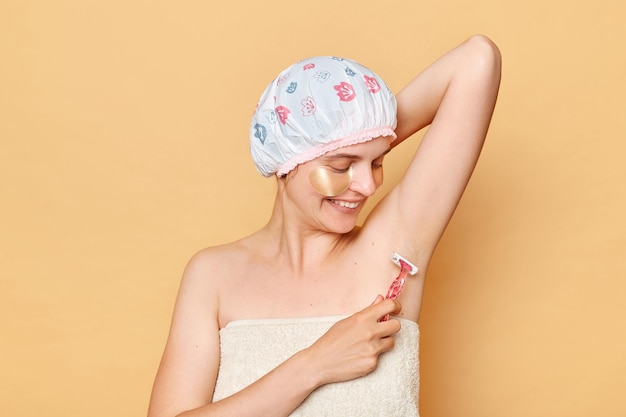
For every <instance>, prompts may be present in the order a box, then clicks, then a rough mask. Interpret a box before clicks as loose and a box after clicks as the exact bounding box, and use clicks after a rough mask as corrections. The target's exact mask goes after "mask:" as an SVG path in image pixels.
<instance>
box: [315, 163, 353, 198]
mask: <svg viewBox="0 0 626 417" xmlns="http://www.w3.org/2000/svg"><path fill="white" fill-rule="evenodd" d="M309 182H310V183H311V186H312V187H313V188H314V189H315V191H317V192H318V193H320V194H322V195H323V196H326V197H334V196H336V195H339V194H341V193H343V192H344V191H346V190H347V189H348V188H350V184H351V183H352V166H350V168H348V170H347V171H345V172H337V171H334V170H333V169H331V168H328V167H318V168H316V169H314V170H313V171H311V173H310V174H309Z"/></svg>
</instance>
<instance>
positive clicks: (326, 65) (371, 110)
mask: <svg viewBox="0 0 626 417" xmlns="http://www.w3.org/2000/svg"><path fill="white" fill-rule="evenodd" d="M395 128H396V100H395V97H394V95H393V93H392V92H391V90H390V89H389V87H387V85H386V84H385V83H384V81H383V80H382V79H381V78H380V77H379V76H378V75H376V74H375V73H374V72H373V71H371V70H369V69H368V68H366V67H364V66H363V65H361V64H359V63H357V62H355V61H352V60H349V59H345V58H337V57H330V56H318V57H312V58H308V59H305V60H303V61H300V62H298V63H296V64H293V65H291V66H290V67H288V68H286V69H285V70H284V71H282V72H281V73H280V74H279V75H278V77H276V79H274V81H272V82H271V83H270V85H269V86H268V87H267V88H266V89H265V91H264V93H263V94H262V95H261V99H260V100H259V103H258V105H257V107H256V110H255V112H254V115H253V117H252V121H251V123H250V150H251V153H252V158H253V160H254V163H255V165H256V168H257V170H258V171H259V172H260V173H261V174H263V175H264V176H266V177H268V176H271V175H273V174H276V175H278V176H283V175H285V174H287V173H288V172H290V171H291V170H292V169H294V168H295V167H296V166H297V165H299V164H302V163H304V162H308V161H310V160H313V159H315V158H317V157H320V156H322V155H324V154H325V153H326V152H330V151H332V150H335V149H338V148H341V147H344V146H350V145H354V144H356V143H362V142H366V141H368V140H371V139H374V138H377V137H379V136H392V137H395V133H394V130H395Z"/></svg>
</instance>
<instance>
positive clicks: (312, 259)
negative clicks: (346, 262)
mask: <svg viewBox="0 0 626 417" xmlns="http://www.w3.org/2000/svg"><path fill="white" fill-rule="evenodd" d="M355 231H356V229H355V230H353V231H351V232H349V233H346V234H340V233H333V232H329V231H325V230H320V228H319V227H316V225H314V224H310V223H307V222H306V221H305V220H303V214H302V213H297V212H295V211H294V210H293V208H292V207H291V206H290V205H289V201H287V199H285V198H283V194H282V192H281V187H278V192H277V195H276V201H275V204H274V209H273V211H272V215H271V217H270V220H269V222H268V224H267V225H266V226H265V227H264V228H263V230H262V233H264V234H266V238H267V239H266V242H271V243H270V245H269V247H268V249H270V250H271V252H272V253H273V256H275V258H276V259H277V260H278V261H279V262H280V263H281V264H282V265H284V267H286V268H289V269H290V270H291V271H292V272H293V273H294V274H295V275H296V276H303V275H305V274H304V272H305V271H314V270H315V269H317V268H319V267H320V266H321V265H324V264H326V263H329V262H333V259H334V258H335V256H336V255H337V254H338V253H339V252H341V250H342V248H345V246H346V243H347V242H348V241H350V240H351V239H352V237H353V236H354V233H355Z"/></svg>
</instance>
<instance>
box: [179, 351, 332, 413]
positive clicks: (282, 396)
mask: <svg viewBox="0 0 626 417" xmlns="http://www.w3.org/2000/svg"><path fill="white" fill-rule="evenodd" d="M313 365H314V361H311V360H310V358H309V351H308V350H307V349H305V350H303V351H300V352H298V353H296V354H295V355H293V356H292V357H291V358H289V359H288V360H286V361H285V362H283V363H282V364H281V365H279V366H278V367H276V368H275V369H273V370H272V371H271V372H269V373H268V374H266V375H265V376H263V377H262V378H260V379H259V380H257V381H256V382H254V383H253V384H251V385H249V386H248V387H246V388H244V389H243V390H241V391H239V392H237V393H235V394H233V395H231V396H229V397H227V398H224V399H223V400H220V401H216V402H214V403H211V404H207V405H205V406H202V407H199V408H196V409H193V410H189V411H186V412H183V413H181V414H179V415H178V417H209V416H220V417H228V416H233V417H234V416H236V417H266V416H277V417H279V416H287V415H289V414H290V413H291V412H292V411H293V410H294V409H296V408H297V407H298V406H299V405H300V404H301V403H302V402H303V401H304V400H305V399H306V398H307V397H308V396H309V394H310V393H311V392H313V391H314V390H315V389H316V388H317V387H319V386H320V385H321V384H322V383H321V379H320V377H319V376H318V372H317V370H316V369H315V367H314V366H313Z"/></svg>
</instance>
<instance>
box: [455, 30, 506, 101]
mask: <svg viewBox="0 0 626 417" xmlns="http://www.w3.org/2000/svg"><path fill="white" fill-rule="evenodd" d="M465 47H466V56H465V64H464V65H463V66H464V67H465V68H466V70H467V71H468V75H469V76H470V77H472V78H473V79H474V80H475V81H477V82H479V83H480V85H484V86H485V88H487V89H493V90H495V91H497V90H498V87H499V85H500V78H501V72H502V55H501V54H500V49H499V48H498V46H497V45H496V44H495V43H494V42H493V41H492V40H491V39H489V38H488V37H486V36H484V35H474V36H472V37H471V38H469V39H468V40H467V41H465ZM471 74H473V75H471Z"/></svg>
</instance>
